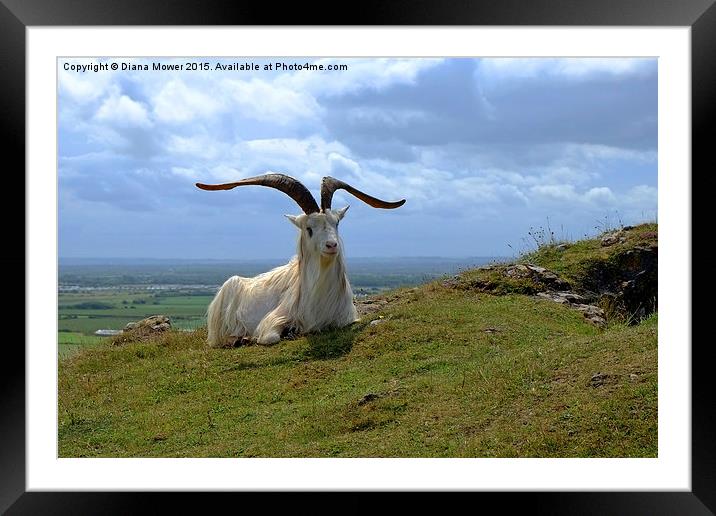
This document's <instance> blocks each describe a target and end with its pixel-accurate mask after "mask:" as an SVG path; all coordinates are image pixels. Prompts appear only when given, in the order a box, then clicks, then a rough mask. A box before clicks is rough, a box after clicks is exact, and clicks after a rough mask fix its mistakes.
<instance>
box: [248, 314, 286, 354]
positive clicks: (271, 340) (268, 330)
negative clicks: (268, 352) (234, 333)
mask: <svg viewBox="0 0 716 516" xmlns="http://www.w3.org/2000/svg"><path fill="white" fill-rule="evenodd" d="M287 324H288V314H287V313H286V310H285V309H284V308H283V307H281V306H279V307H277V308H276V309H274V310H272V311H270V312H269V313H268V314H266V316H265V317H264V318H263V319H262V320H261V322H260V323H259V325H258V327H257V328H256V332H255V333H254V336H255V337H256V343H257V344H263V345H271V344H276V343H277V342H278V341H279V340H281V332H282V331H283V329H284V328H285V327H286V325H287Z"/></svg>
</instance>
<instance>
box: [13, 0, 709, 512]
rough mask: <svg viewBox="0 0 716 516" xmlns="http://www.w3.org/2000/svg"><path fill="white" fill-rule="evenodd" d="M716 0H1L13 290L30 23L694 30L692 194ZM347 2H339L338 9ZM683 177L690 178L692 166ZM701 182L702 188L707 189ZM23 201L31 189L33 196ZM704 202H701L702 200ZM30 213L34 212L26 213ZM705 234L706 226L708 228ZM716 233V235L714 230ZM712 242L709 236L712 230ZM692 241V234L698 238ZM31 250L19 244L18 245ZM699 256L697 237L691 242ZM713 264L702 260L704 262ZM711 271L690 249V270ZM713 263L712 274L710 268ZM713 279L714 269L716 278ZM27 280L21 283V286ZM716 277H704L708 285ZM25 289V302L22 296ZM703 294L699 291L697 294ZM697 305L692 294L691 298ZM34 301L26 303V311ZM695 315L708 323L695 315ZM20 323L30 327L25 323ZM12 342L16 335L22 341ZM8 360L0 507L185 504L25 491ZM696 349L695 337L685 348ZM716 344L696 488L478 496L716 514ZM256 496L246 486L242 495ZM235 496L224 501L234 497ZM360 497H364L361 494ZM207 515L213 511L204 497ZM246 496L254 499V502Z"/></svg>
mask: <svg viewBox="0 0 716 516" xmlns="http://www.w3.org/2000/svg"><path fill="white" fill-rule="evenodd" d="M714 1H715V0H682V1H671V0H621V1H619V0H571V1H569V2H564V1H560V0H532V1H530V2H525V1H523V0H503V1H501V2H494V1H482V2H477V1H475V2H464V1H453V2H447V1H445V0H443V1H442V2H441V1H438V0H412V1H411V0H393V1H385V0H384V1H380V0H362V1H361V2H360V4H355V6H354V10H353V11H352V13H351V16H346V15H345V14H344V12H345V9H346V6H345V5H343V6H341V5H339V4H334V5H336V8H334V9H331V8H329V7H322V6H321V7H319V6H318V5H316V4H305V3H293V4H291V3H287V4H285V6H282V7H281V8H280V9H277V8H276V7H275V6H273V5H272V4H269V3H266V2H264V3H259V2H223V1H221V2H220V1H213V2H208V1H198V0H175V1H173V2H167V1H153V2H152V1H149V0H123V1H121V2H118V1H113V0H54V1H53V0H0V89H1V90H2V95H0V126H1V127H2V139H0V142H2V147H3V152H2V156H3V158H4V159H3V164H4V167H3V168H4V186H5V189H6V191H8V192H12V195H10V196H7V197H6V199H5V202H3V203H2V208H1V209H2V213H3V219H2V220H3V221H4V222H5V224H4V228H3V229H5V232H6V233H7V232H9V231H10V230H12V231H14V234H13V235H12V237H15V238H14V244H15V245H14V246H13V247H12V249H15V251H14V252H12V251H11V248H10V246H6V250H5V253H3V255H2V257H0V260H2V263H3V265H4V267H5V269H6V270H7V271H20V270H22V271H23V275H22V277H21V275H20V274H19V273H12V274H7V276H8V278H7V281H6V285H7V288H8V289H11V291H12V292H20V291H21V288H22V291H23V292H24V288H23V287H24V279H25V277H26V274H27V269H26V258H27V257H26V255H25V227H24V225H20V224H18V223H16V222H15V221H16V220H17V218H18V213H19V212H20V208H19V207H18V206H16V205H15V204H14V203H13V202H12V200H13V198H16V197H17V198H19V197H20V196H19V194H18V193H17V192H20V191H22V192H23V193H25V180H24V175H23V174H20V173H18V172H17V171H19V170H23V171H24V170H25V113H26V109H25V102H26V99H25V50H26V49H25V29H26V28H27V27H31V26H64V25H67V26H80V25H97V26H105V25H106V26H110V25H179V26H181V25H286V24H299V25H517V26H519V25H537V26H539V25H550V26H560V25H567V26H590V25H604V26H687V27H691V45H692V47H691V51H692V56H691V64H692V68H691V73H692V77H691V79H692V171H698V173H693V172H692V175H691V180H692V182H691V184H692V193H693V194H697V193H699V192H700V193H702V194H705V195H708V194H707V193H706V192H708V186H707V184H706V183H707V182H713V179H711V178H710V177H709V174H713V171H714V170H715V169H716V167H714V161H715V159H714V154H713V151H711V149H710V148H709V147H713V144H711V142H710V141H709V136H708V134H710V131H709V129H712V128H713V126H714V101H713V98H714V96H715V95H714V94H716V66H715V65H716V6H714ZM338 7H340V9H338ZM684 173H688V171H685V172H684ZM697 185H700V188H697ZM23 199H24V196H23ZM703 205H704V204H700V205H699V206H703ZM696 206H697V204H696V200H695V198H694V197H693V195H692V237H695V236H697V235H709V234H710V231H709V229H708V228H707V227H706V222H705V221H706V220H708V217H701V218H700V217H697V211H694V208H695V207H696ZM23 213H24V212H23ZM700 230H702V231H700ZM711 231H712V230H711ZM705 238H708V236H706V237H705ZM692 242H693V238H692ZM20 249H21V251H20ZM691 252H692V253H693V244H692V248H691ZM705 266H706V265H705V263H704V267H705ZM700 270H702V269H701V268H700V267H699V262H697V261H696V260H695V259H694V256H693V254H692V271H700ZM704 270H707V269H704ZM707 274H709V275H710V273H707ZM20 281H23V285H22V286H21V285H20V284H19V283H20ZM709 286H710V281H708V280H704V281H701V280H700V281H699V282H698V288H697V290H698V291H700V292H705V291H706V289H707V288H709ZM24 299H25V298H24V296H23V300H24ZM694 299H695V298H694ZM684 302H691V303H692V306H695V303H694V302H693V300H684ZM31 309H32V307H31V306H28V307H27V310H31ZM692 320H694V321H695V320H698V318H694V317H693V316H692ZM13 325H14V327H16V328H18V327H20V325H19V324H17V323H16V322H15V323H13ZM13 337H14V336H13ZM21 337H22V339H23V342H24V337H25V335H24V331H23V332H22V336H21ZM6 339H7V340H6V342H5V350H4V351H3V360H0V512H4V511H7V514H47V513H52V514H65V513H72V514H86V513H92V514H95V513H122V514H130V513H135V512H143V511H146V510H147V509H149V510H150V511H152V508H156V509H157V510H158V509H159V505H158V504H159V503H161V504H162V506H163V507H166V504H167V501H168V500H167V498H168V497H169V496H172V497H175V498H174V499H175V500H177V501H178V502H179V503H181V504H183V508H184V509H185V510H187V511H188V510H189V508H190V506H189V505H186V496H185V495H183V494H182V495H178V494H176V493H173V494H172V493H118V492H112V493H97V492H94V493H78V492H51V493H48V492H46V493H39V492H26V489H25V474H26V465H25V464H26V463H25V452H26V450H25V353H24V348H23V347H21V346H19V345H18V344H17V343H18V342H19V338H12V337H9V336H7V337H6ZM683 344H684V345H691V344H692V343H691V342H689V343H683ZM710 344H711V343H710V339H708V338H707V337H704V338H703V339H693V345H692V348H691V353H692V355H691V356H692V443H691V445H692V462H691V466H692V490H691V491H690V492H584V493H576V492H570V493H554V492H531V493H478V496H480V497H484V498H488V499H491V500H490V501H494V502H497V503H499V504H501V507H502V508H510V507H515V506H527V507H529V511H530V512H532V513H538V514H542V513H549V514H622V513H630V514H713V513H714V511H716V489H715V487H716V453H715V450H714V448H715V446H714V441H715V440H716V439H714V436H715V435H716V428H715V425H714V420H715V416H714V413H713V410H712V407H713V406H714V396H713V392H714V391H715V389H714V388H713V385H712V382H711V381H710V380H711V377H712V376H713V373H712V372H711V369H712V366H711V364H710V361H709V360H708V351H709V347H710ZM237 495H239V496H243V497H246V496H249V495H248V494H247V493H242V494H241V493H237ZM227 496H233V495H231V494H225V495H223V496H220V497H217V498H220V499H219V500H217V501H219V502H220V503H225V502H226V497H227ZM351 496H358V495H357V494H355V493H354V494H353V495H351ZM201 503H202V507H203V511H206V510H207V509H208V508H209V507H210V506H209V505H206V502H205V501H202V502H201ZM244 503H245V501H244Z"/></svg>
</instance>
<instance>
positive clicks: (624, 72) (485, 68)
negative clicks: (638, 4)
mask: <svg viewBox="0 0 716 516" xmlns="http://www.w3.org/2000/svg"><path fill="white" fill-rule="evenodd" d="M655 68H656V62H655V60H654V59H650V58H641V59H640V58H615V57H608V58H599V57H588V58H573V57H570V58H543V59H535V58H513V57H501V58H484V59H481V60H480V70H481V72H482V74H483V75H485V76H489V77H490V78H491V79H492V80H498V81H503V80H509V79H532V78H544V77H556V78H564V79H568V80H580V81H584V80H588V79H589V78H593V77H595V76H599V77H607V78H619V77H624V76H645V75H648V74H651V73H653V72H654V70H655Z"/></svg>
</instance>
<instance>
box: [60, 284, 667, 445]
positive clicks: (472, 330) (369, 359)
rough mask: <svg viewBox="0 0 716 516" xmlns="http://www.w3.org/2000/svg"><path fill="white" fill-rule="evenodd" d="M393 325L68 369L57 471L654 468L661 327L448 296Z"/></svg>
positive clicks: (174, 345) (177, 340) (143, 350)
mask: <svg viewBox="0 0 716 516" xmlns="http://www.w3.org/2000/svg"><path fill="white" fill-rule="evenodd" d="M382 315H383V316H384V319H383V321H384V322H382V323H381V324H378V325H375V326H372V325H369V324H368V323H367V321H363V322H361V323H359V324H356V325H354V326H353V327H351V328H349V329H344V330H335V331H331V332H327V333H323V334H320V335H312V336H309V337H303V338H300V339H297V340H293V341H284V342H282V343H280V344H279V345H277V346H273V347H257V346H250V347H243V348H235V349H227V350H214V349H207V348H206V347H205V345H204V337H205V334H204V331H203V330H199V331H197V332H194V333H190V334H182V333H180V332H171V333H168V334H165V335H163V336H161V337H159V338H156V339H154V340H150V341H146V342H138V343H132V344H128V345H125V346H122V347H109V346H105V345H100V346H98V347H94V348H91V349H87V350H85V351H83V352H81V353H79V354H77V355H75V356H73V357H70V358H68V359H67V360H63V361H61V362H60V372H59V392H60V397H59V421H58V424H59V453H60V456H62V457H74V456H80V457H158V456H166V457H240V456H241V457H258V456H261V457H314V456H337V457H363V456H371V457H406V456H409V457H428V456H430V457H441V456H449V457H516V456H519V457H527V456H529V457H533V456H534V457H537V456H539V457H552V456H559V457H566V456H590V457H601V456H619V457H627V456H628V457H649V456H655V455H656V450H657V442H656V435H657V433H656V393H657V390H656V317H652V318H651V319H649V320H648V321H645V322H643V323H642V324H640V325H638V326H633V327H627V326H623V327H612V328H610V329H609V330H608V331H605V332H602V331H600V330H598V329H596V328H595V327H594V326H592V325H590V324H588V323H587V322H586V321H585V320H584V319H583V318H582V317H581V315H579V314H578V313H576V312H574V311H572V310H569V309H567V308H565V307H563V306H560V305H557V304H555V303H551V302H547V301H541V300H535V299H533V298H530V297H527V296H522V295H508V296H499V297H498V296H491V295H485V294H479V293H474V292H463V291H457V290H454V289H448V288H444V287H441V286H440V285H439V284H432V285H430V286H429V287H426V288H424V289H421V290H419V291H417V292H411V293H409V294H406V295H404V296H403V297H402V298H401V300H400V301H399V302H398V303H396V304H395V305H394V306H392V307H390V308H389V309H387V310H385V311H384V312H383V313H382ZM376 317H377V316H376ZM597 373H601V374H602V375H604V378H605V379H606V380H605V381H604V383H603V385H599V386H595V385H593V383H592V382H591V378H592V376H594V375H595V374H597ZM630 375H636V378H635V379H633V377H631V376H630Z"/></svg>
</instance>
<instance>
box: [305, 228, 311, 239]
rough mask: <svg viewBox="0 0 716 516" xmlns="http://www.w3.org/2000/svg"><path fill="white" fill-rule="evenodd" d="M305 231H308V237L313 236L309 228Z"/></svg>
mask: <svg viewBox="0 0 716 516" xmlns="http://www.w3.org/2000/svg"><path fill="white" fill-rule="evenodd" d="M306 231H308V236H309V237H312V236H313V230H312V229H311V228H306Z"/></svg>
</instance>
